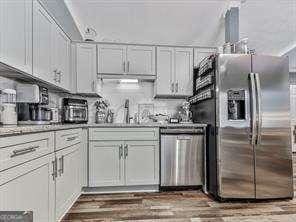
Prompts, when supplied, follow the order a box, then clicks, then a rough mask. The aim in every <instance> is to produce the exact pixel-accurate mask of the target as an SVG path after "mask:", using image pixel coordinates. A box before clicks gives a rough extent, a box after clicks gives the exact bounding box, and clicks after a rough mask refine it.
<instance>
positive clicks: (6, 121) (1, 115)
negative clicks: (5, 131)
mask: <svg viewBox="0 0 296 222" xmlns="http://www.w3.org/2000/svg"><path fill="white" fill-rule="evenodd" d="M0 111H1V112H0V122H1V124H3V125H17V112H16V105H15V104H10V103H3V104H2V105H1V106H0Z"/></svg>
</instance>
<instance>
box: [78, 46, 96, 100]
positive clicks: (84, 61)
mask: <svg viewBox="0 0 296 222" xmlns="http://www.w3.org/2000/svg"><path fill="white" fill-rule="evenodd" d="M96 50H97V48H96V45H95V44H89V43H77V44H76V53H74V54H76V79H77V80H76V91H77V93H81V94H97V63H96V62H97V60H96V58H97V57H96Z"/></svg>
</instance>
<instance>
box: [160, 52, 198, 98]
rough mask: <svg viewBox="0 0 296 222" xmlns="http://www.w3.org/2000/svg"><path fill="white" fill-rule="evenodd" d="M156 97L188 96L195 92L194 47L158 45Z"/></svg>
mask: <svg viewBox="0 0 296 222" xmlns="http://www.w3.org/2000/svg"><path fill="white" fill-rule="evenodd" d="M156 57H157V61H156V73H157V77H156V81H155V83H154V95H155V97H178V98H180V97H187V96H191V95H192V93H193V91H192V90H193V89H192V87H193V49H192V48H183V47H157V54H156Z"/></svg>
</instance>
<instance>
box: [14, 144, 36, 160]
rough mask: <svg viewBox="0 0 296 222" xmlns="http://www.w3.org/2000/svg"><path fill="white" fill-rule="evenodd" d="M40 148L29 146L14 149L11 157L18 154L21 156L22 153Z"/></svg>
mask: <svg viewBox="0 0 296 222" xmlns="http://www.w3.org/2000/svg"><path fill="white" fill-rule="evenodd" d="M38 148H39V146H31V147H29V148H24V149H19V150H14V151H12V154H11V155H10V157H11V158H13V157H16V156H20V155H24V154H27V153H31V152H35V151H36V149H38Z"/></svg>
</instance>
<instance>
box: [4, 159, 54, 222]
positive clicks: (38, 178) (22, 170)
mask: <svg viewBox="0 0 296 222" xmlns="http://www.w3.org/2000/svg"><path fill="white" fill-rule="evenodd" d="M53 161H54V154H50V155H47V156H43V157H41V158H38V159H35V160H33V161H30V162H27V163H25V164H22V165H19V166H17V167H13V168H10V169H8V170H6V171H3V172H1V177H0V197H1V198H0V211H33V218H34V221H42V222H52V221H54V198H55V193H54V179H53V177H52V173H53V167H52V162H53Z"/></svg>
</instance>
